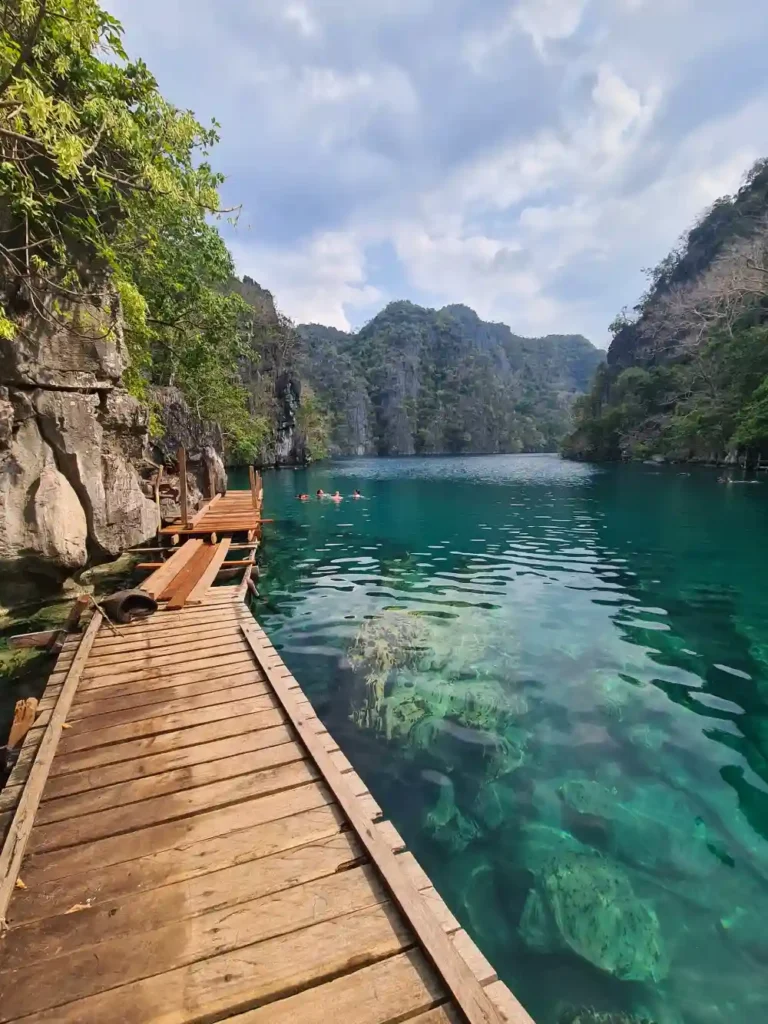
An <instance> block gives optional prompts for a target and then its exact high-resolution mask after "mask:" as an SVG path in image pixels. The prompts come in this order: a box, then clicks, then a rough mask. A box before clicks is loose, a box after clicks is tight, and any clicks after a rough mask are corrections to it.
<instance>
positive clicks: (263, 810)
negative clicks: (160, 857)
mask: <svg viewBox="0 0 768 1024" xmlns="http://www.w3.org/2000/svg"><path fill="white" fill-rule="evenodd" d="M330 803H333V797H332V796H331V794H330V792H329V791H328V789H327V788H326V787H325V786H323V785H322V784H320V783H312V784H310V785H306V786H298V787H297V788H295V789H291V790H286V791H285V792H279V793H272V794H270V795H268V796H262V797H257V798H255V799H252V800H247V801H245V802H244V803H239V804H234V805H227V806H225V807H217V808H216V809H214V810H210V811H203V812H201V813H200V814H195V815H193V816H192V817H188V818H180V819H178V820H177V821H169V822H163V823H162V824H159V825H153V826H151V827H149V828H144V829H141V830H140V831H139V832H128V833H126V834H125V835H119V836H109V837H108V838H106V839H98V840H96V841H94V842H92V843H87V844H85V845H83V846H73V847H70V848H68V849H65V850H54V851H53V852H51V853H40V854H36V855H35V856H34V857H32V856H30V857H28V858H27V861H26V862H25V865H24V878H25V881H26V883H27V886H28V888H29V889H34V888H36V887H37V886H38V885H42V884H43V883H45V882H47V881H50V880H51V879H54V878H62V877H64V876H65V875H69V876H71V875H76V874H78V873H80V872H89V871H95V870H97V871H99V872H102V871H104V870H105V869H106V868H107V867H109V865H111V864H121V863H125V862H126V861H133V860H136V859H137V858H138V857H142V858H143V857H148V856H149V855H151V854H154V853H159V852H160V851H163V850H172V851H174V855H175V856H176V857H178V848H179V847H181V848H182V849H183V850H184V851H185V853H187V852H188V850H189V849H190V848H191V846H192V845H194V844H196V843H200V842H203V841H207V840H209V839H212V838H214V837H215V836H222V835H228V834H230V833H232V832H235V831H237V830H239V829H244V828H249V827H251V826H254V825H258V824H261V823H262V822H265V821H275V820H277V819H278V818H285V817H290V816H291V815H294V814H298V813H299V812H301V811H308V810H312V809H314V808H317V807H322V806H323V805H324V804H330ZM187 867H188V869H190V870H191V868H192V865H191V863H190V864H187ZM96 881H97V882H98V879H96Z"/></svg>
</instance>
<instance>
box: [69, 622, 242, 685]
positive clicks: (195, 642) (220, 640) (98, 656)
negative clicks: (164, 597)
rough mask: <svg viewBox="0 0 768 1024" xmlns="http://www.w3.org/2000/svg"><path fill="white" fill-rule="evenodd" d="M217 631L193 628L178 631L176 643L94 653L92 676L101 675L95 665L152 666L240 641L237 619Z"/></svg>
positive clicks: (138, 645) (134, 645) (91, 667)
mask: <svg viewBox="0 0 768 1024" xmlns="http://www.w3.org/2000/svg"><path fill="white" fill-rule="evenodd" d="M215 632H217V633H218V636H215V635H214V636H210V635H208V636H205V635H203V636H198V635H197V633H196V632H195V631H193V630H191V629H190V630H184V631H183V632H181V631H179V633H178V634H177V641H176V643H175V644H168V643H166V644H161V645H160V646H159V649H158V645H156V644H155V645H152V646H148V645H147V644H146V643H144V644H136V643H126V645H125V648H122V647H118V648H116V649H113V650H106V651H104V652H101V651H99V652H98V653H92V655H91V657H90V658H89V659H88V673H89V675H90V676H94V675H99V674H100V673H98V672H95V671H94V669H98V668H102V667H106V668H111V667H113V666H115V665H117V666H122V665H126V664H131V665H135V666H140V665H144V664H146V665H150V666H151V665H153V664H160V665H162V664H174V663H175V662H176V661H179V662H184V661H190V660H192V659H190V658H189V657H188V655H189V654H194V653H196V652H198V651H205V650H210V648H211V647H214V646H217V647H218V646H222V645H224V644H227V643H232V641H233V640H235V641H237V642H238V643H239V642H241V640H240V636H239V631H238V623H237V622H236V621H231V622H229V623H227V625H226V626H223V627H221V628H220V629H219V630H217V631H215ZM160 658H165V659H166V661H164V662H163V661H160V660H159V659H160ZM105 674H106V673H105Z"/></svg>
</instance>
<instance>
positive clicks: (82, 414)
mask: <svg viewBox="0 0 768 1024" xmlns="http://www.w3.org/2000/svg"><path fill="white" fill-rule="evenodd" d="M65 324H66V326H65ZM126 365H127V353H126V349H125V345H124V342H123V335H122V321H121V318H120V314H119V307H118V302H117V298H116V297H115V296H114V295H110V294H109V293H107V292H105V293H104V295H103V296H102V297H101V298H100V299H97V300H94V301H93V303H91V304H90V305H88V306H87V307H79V308H75V309H73V310H70V311H68V315H67V316H66V317H64V316H59V317H58V319H57V320H54V318H53V317H51V318H50V319H49V320H45V319H41V318H37V319H35V320H34V321H33V320H30V321H29V322H27V321H22V322H21V324H20V330H19V334H18V336H17V337H16V338H15V339H13V340H12V341H11V340H0V385H1V386H0V578H2V584H3V587H2V590H3V593H2V600H4V601H9V600H10V601H11V602H12V601H14V600H18V599H21V598H24V597H26V596H27V594H28V593H29V585H30V584H33V583H35V581H37V584H40V583H44V582H45V581H48V583H49V584H50V582H51V581H54V582H55V581H58V582H60V581H61V580H63V579H64V578H65V577H66V576H67V575H69V574H71V573H72V572H73V571H74V570H77V569H80V568H82V567H83V566H85V565H86V564H87V563H88V562H99V561H105V560H108V559H111V558H115V557H116V556H117V555H118V554H119V553H120V552H121V551H122V550H123V549H124V548H125V547H128V546H131V545H133V544H136V543H139V542H141V541H143V540H145V539H147V538H149V537H151V536H153V535H154V534H155V532H156V530H157V527H158V515H157V506H156V504H155V502H154V501H153V500H152V498H150V497H148V496H147V495H146V494H145V492H144V489H143V487H142V480H141V472H142V466H143V462H144V460H145V458H146V454H145V453H146V451H147V445H148V440H149V434H148V427H149V416H148V412H147V410H146V408H145V407H144V406H142V405H141V403H139V402H138V401H137V400H136V399H134V398H133V397H132V396H131V395H129V394H128V393H127V392H126V391H125V390H123V389H122V388H121V387H120V377H121V374H122V372H123V371H124V369H125V368H126Z"/></svg>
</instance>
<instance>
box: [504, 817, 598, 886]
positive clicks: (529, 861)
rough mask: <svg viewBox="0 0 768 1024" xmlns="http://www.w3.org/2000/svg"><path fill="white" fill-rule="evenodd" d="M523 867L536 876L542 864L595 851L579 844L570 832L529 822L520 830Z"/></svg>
mask: <svg viewBox="0 0 768 1024" xmlns="http://www.w3.org/2000/svg"><path fill="white" fill-rule="evenodd" d="M520 851H521V858H520V860H521V867H524V868H526V869H527V870H528V871H530V872H532V873H533V874H536V873H537V872H538V871H539V870H540V868H541V865H542V863H544V862H545V861H549V860H551V859H552V858H553V857H561V856H567V855H568V854H570V853H584V854H588V853H592V854H594V853H595V851H594V850H593V849H592V848H591V847H589V846H586V845H585V844H584V843H581V842H579V840H578V839H576V838H575V837H574V836H572V835H571V833H570V832H566V831H564V830H563V829H561V828H555V827H553V826H552V825H545V824H543V823H541V822H527V823H526V824H524V825H523V827H522V829H521V830H520Z"/></svg>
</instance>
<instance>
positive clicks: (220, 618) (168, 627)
mask: <svg viewBox="0 0 768 1024" xmlns="http://www.w3.org/2000/svg"><path fill="white" fill-rule="evenodd" d="M246 616H248V610H247V609H246V608H245V606H244V605H238V604H233V605H232V607H231V608H229V609H227V608H219V607H213V606H208V605H202V606H201V607H198V606H195V607H192V608H185V609H184V610H182V611H178V612H167V611H159V612H157V614H156V615H154V616H152V618H150V619H144V620H142V622H141V624H139V623H138V621H137V622H136V623H134V624H132V625H130V626H122V627H121V630H120V635H119V636H109V638H107V636H106V635H105V636H104V638H103V642H102V640H101V638H100V641H99V644H98V645H97V648H98V650H103V649H107V648H109V647H111V646H112V647H117V648H119V646H120V644H123V643H125V644H127V643H134V642H135V641H136V640H144V639H150V640H151V639H153V638H155V637H163V636H165V637H167V636H169V635H172V634H174V633H178V632H179V631H180V629H181V627H184V629H185V630H186V629H194V630H197V629H200V630H203V629H206V628H208V629H210V628H215V627H216V626H226V625H229V624H231V623H233V622H237V620H238V619H239V618H245V617H246ZM248 617H249V618H251V617H252V616H248Z"/></svg>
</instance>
